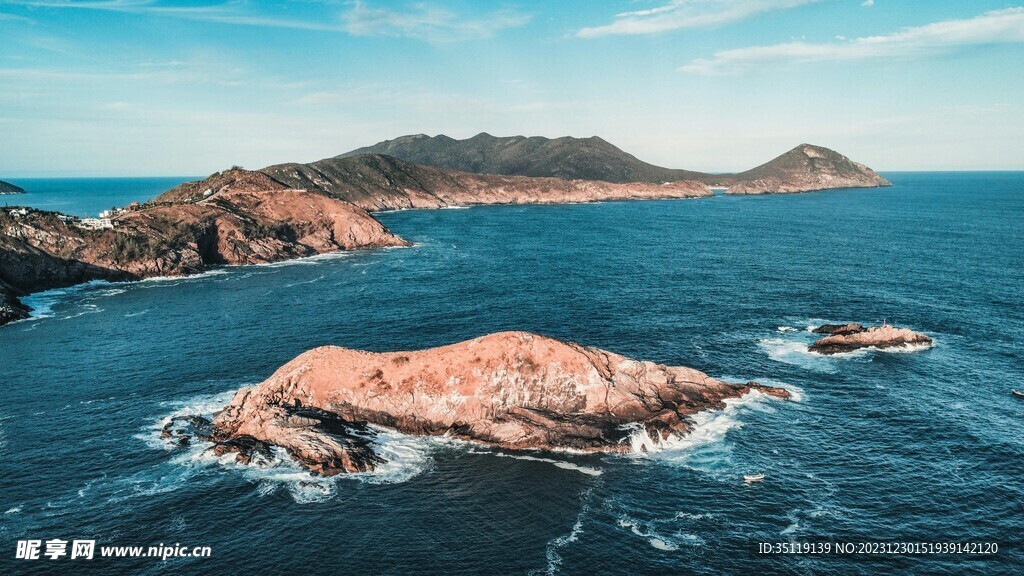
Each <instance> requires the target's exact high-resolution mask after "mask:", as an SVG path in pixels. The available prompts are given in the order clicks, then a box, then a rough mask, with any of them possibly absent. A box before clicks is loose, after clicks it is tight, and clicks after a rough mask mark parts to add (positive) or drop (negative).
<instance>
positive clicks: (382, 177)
mask: <svg viewBox="0 0 1024 576" xmlns="http://www.w3.org/2000/svg"><path fill="white" fill-rule="evenodd" d="M259 173H261V174H263V175H265V176H266V177H268V180H272V181H273V182H275V183H278V186H287V187H290V188H302V189H305V190H310V191H316V192H320V193H322V194H325V195H327V196H330V197H332V198H337V199H339V200H344V201H346V202H350V203H352V204H355V205H356V206H359V207H361V208H363V209H365V210H371V211H374V210H395V209H404V208H444V207H449V206H472V205H480V204H562V203H571V202H598V201H603V200H628V199H654V198H661V199H668V198H699V197H706V196H711V195H712V194H711V191H710V189H708V187H707V186H705V185H704V184H701V183H699V182H693V181H680V182H673V183H668V184H650V183H644V182H641V183H633V184H614V183H610V182H600V181H592V180H564V179H561V178H528V177H523V176H495V175H486V174H471V173H468V172H459V171H457V170H450V169H444V168H436V167H433V166H421V165H418V164H412V163H409V162H406V161H403V160H399V159H397V158H392V157H390V156H383V155H380V154H368V155H362V156H355V157H349V158H328V159H326V160H320V161H317V162H311V163H309V164H278V165H276V166H269V167H267V168H263V169H261V170H260V171H259ZM218 186H219V180H218V176H217V175H214V176H213V177H211V178H209V179H207V180H204V181H202V182H198V183H189V184H184V185H182V186H179V187H177V188H175V189H173V190H169V191H168V192H166V193H165V194H163V195H161V196H160V197H158V198H157V201H158V202H180V201H195V200H197V199H199V198H201V194H202V193H204V192H205V191H206V190H210V189H212V190H217V189H218Z"/></svg>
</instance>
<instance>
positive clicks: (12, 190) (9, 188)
mask: <svg viewBox="0 0 1024 576" xmlns="http://www.w3.org/2000/svg"><path fill="white" fill-rule="evenodd" d="M24 193H25V189H24V188H22V187H20V186H15V185H14V184H11V183H10V182H4V181H3V180H0V194H24Z"/></svg>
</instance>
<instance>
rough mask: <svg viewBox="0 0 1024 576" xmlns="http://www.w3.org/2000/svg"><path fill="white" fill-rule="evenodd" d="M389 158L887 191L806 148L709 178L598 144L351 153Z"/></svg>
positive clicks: (494, 168) (486, 144) (536, 141)
mask: <svg viewBox="0 0 1024 576" xmlns="http://www.w3.org/2000/svg"><path fill="white" fill-rule="evenodd" d="M366 153H375V154H388V155H391V156H394V157H396V158H400V159H402V160H406V161H409V162H416V163H419V164H425V165H430V166H440V167H444V168H454V169H457V170H464V171H467V172H478V173H486V174H506V175H525V176H537V177H541V176H544V177H551V176H554V177H561V178H569V179H584V180H600V181H606V182H617V183H626V182H648V183H657V184H660V183H664V182H674V181H679V180H690V181H698V182H703V183H705V184H708V185H711V186H721V187H726V188H728V189H729V192H730V193H732V194H777V193H789V192H809V191H812V190H823V189H828V188H864V187H874V186H889V185H890V184H889V182H888V181H886V180H885V179H884V178H882V177H881V176H879V175H878V174H875V172H873V171H872V170H871V169H870V168H868V167H866V166H864V165H862V164H857V163H856V162H853V161H851V160H850V159H849V158H846V157H845V156H843V155H841V154H839V153H837V152H834V151H832V150H829V149H828V148H822V147H820V146H811V145H809V144H801V145H800V146H797V147H796V148H794V149H793V150H791V151H789V152H787V153H786V154H783V155H782V156H779V157H778V158H776V159H774V160H772V161H771V162H768V163H767V164H763V165H761V166H758V167H757V168H754V169H752V170H747V171H746V172H740V173H738V174H706V173H702V172H693V171H690V170H677V169H671V168H662V167H660V166H654V165H653V164H648V163H646V162H643V161H641V160H638V159H637V158H636V157H634V156H632V155H630V154H627V153H626V152H623V151H622V150H620V149H618V148H616V147H615V146H613V145H611V144H609V143H608V142H605V141H604V140H602V139H600V138H597V137H593V138H569V137H565V138H556V139H553V140H550V139H547V138H539V137H533V138H524V137H523V136H513V137H508V138H498V137H494V136H491V135H489V134H479V135H477V136H474V137H473V138H468V139H466V140H455V139H453V138H449V137H447V136H444V135H440V136H435V137H433V138H432V137H429V136H425V135H423V134H419V135H416V136H402V137H400V138H396V139H394V140H387V141H384V142H380V143H378V144H375V145H373V146H368V147H366V148H360V149H358V150H353V151H352V152H349V153H346V154H342V155H341V156H339V157H338V158H347V157H351V156H355V155H359V154H366Z"/></svg>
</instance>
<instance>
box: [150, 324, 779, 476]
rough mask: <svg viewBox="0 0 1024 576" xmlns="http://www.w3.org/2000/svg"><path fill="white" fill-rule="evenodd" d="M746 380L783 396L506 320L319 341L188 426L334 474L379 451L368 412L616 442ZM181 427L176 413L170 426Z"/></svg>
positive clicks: (479, 429) (588, 446)
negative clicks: (444, 338) (342, 342)
mask: <svg viewBox="0 0 1024 576" xmlns="http://www.w3.org/2000/svg"><path fill="white" fill-rule="evenodd" d="M752 390H758V391H761V392H763V393H766V394H770V395H773V396H776V397H780V398H786V397H788V393H787V392H786V391H785V390H782V389H778V388H771V387H767V386H762V385H760V384H757V383H756V382H748V383H746V384H730V383H727V382H723V381H721V380H716V379H714V378H711V377H709V376H708V375H707V374H704V373H703V372H700V371H697V370H694V369H692V368H685V367H681V366H664V365H661V364H655V363H653V362H644V361H638V360H631V359H629V358H626V357H625V356H621V355H618V354H615V353H612V352H607V351H605V350H601V349H598V348H591V347H587V346H581V345H579V344H573V343H569V342H562V341H560V340H556V339H554V338H548V337H545V336H539V335H536V334H530V333H526V332H502V333H497V334H490V335H487V336H483V337H480V338H476V339H473V340H469V341H465V342H460V343H457V344H452V345H450V346H442V347H439V348H432V349H428V350H419V351H414V352H385V353H378V352H366V351H361V350H350V349H346V348H340V347H335V346H324V347H320V348H316V349H313V350H310V351H309V352H306V353H304V354H302V355H300V356H298V357H297V358H295V359H294V360H292V361H291V362H288V363H287V364H285V365H284V366H282V367H281V368H280V369H279V370H278V371H277V372H275V373H274V374H273V375H272V376H271V377H270V378H269V379H267V380H266V381H264V382H263V383H261V384H259V385H258V386H256V387H254V388H243V389H242V390H239V391H238V393H237V394H236V395H235V397H234V399H233V400H232V401H231V403H230V404H229V405H228V406H227V407H226V408H224V409H223V410H222V411H220V412H219V413H217V414H216V416H215V417H214V419H213V422H212V427H211V426H208V425H209V422H187V423H185V426H184V428H185V429H192V430H193V432H194V433H196V435H198V436H204V435H206V434H208V438H209V439H210V440H212V441H214V442H216V443H217V444H216V446H215V448H214V449H215V450H216V451H217V452H218V453H224V452H228V451H237V452H239V459H240V460H242V461H248V460H250V459H251V458H252V454H253V452H257V453H258V452H260V451H265V452H269V447H270V446H278V447H281V448H284V449H285V450H287V452H288V453H289V454H291V456H292V457H293V458H295V459H296V460H297V461H299V462H301V463H302V464H304V465H305V466H307V467H308V468H309V469H310V470H312V471H314V472H315V473H319V474H324V475H331V474H337V473H342V472H358V471H365V470H371V469H373V468H374V467H375V466H376V465H377V464H379V463H380V462H381V459H380V458H379V457H378V456H377V455H375V454H374V453H373V449H372V444H371V443H370V442H369V441H368V440H367V437H368V436H367V434H368V431H367V429H366V428H365V425H366V424H367V423H368V424H372V425H376V426H382V427H386V428H391V429H394V430H398V431H400V432H404V433H409V434H423V435H442V434H446V435H449V436H452V437H455V438H460V439H464V440H470V441H476V442H481V443H484V444H488V445H491V446H496V447H500V448H506V449H512V450H522V449H540V450H559V449H570V450H578V451H584V452H624V451H626V450H629V449H630V448H629V445H628V443H627V442H626V440H627V438H628V437H629V435H630V433H631V432H633V431H634V430H636V429H638V428H639V427H643V428H644V429H646V431H647V433H648V434H650V435H651V436H652V437H654V438H666V437H668V436H670V435H673V434H685V433H686V432H687V431H688V430H689V429H690V426H691V421H690V417H691V416H692V415H694V414H696V413H697V412H700V411H702V410H713V409H720V408H722V407H724V404H723V401H724V400H726V399H728V398H736V397H739V396H742V395H744V394H746V393H748V392H750V391H752ZM193 418H194V417H193ZM181 429H182V423H181V422H172V423H170V424H169V425H168V428H167V432H168V435H173V434H174V433H175V432H176V430H177V431H179V432H180V430H181ZM196 430H201V431H199V432H195V431H196ZM369 434H372V431H369Z"/></svg>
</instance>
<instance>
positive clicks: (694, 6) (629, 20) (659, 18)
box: [576, 0, 821, 38]
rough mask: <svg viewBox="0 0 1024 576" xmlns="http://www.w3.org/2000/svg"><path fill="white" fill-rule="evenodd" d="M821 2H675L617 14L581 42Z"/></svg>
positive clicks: (709, 23) (585, 34)
mask: <svg viewBox="0 0 1024 576" xmlns="http://www.w3.org/2000/svg"><path fill="white" fill-rule="evenodd" d="M819 1H821V0H672V1H671V2H668V3H667V4H665V5H663V6H659V7H657V8H651V9H648V10H638V11H634V12H623V13H622V14H616V15H615V19H614V21H613V22H612V23H611V24H606V25H604V26H596V27H593V28H583V29H581V30H579V31H578V32H577V33H576V35H577V36H579V37H580V38H597V37H599V36H611V35H638V34H657V33H660V32H669V31H672V30H680V29H684V28H706V27H711V26H720V25H723V24H729V23H731V22H736V21H738V20H744V19H746V18H750V17H753V16H757V15H758V14H763V13H765V12H774V11H777V10H786V9H789V8H796V7H798V6H803V5H805V4H812V3H814V2H819Z"/></svg>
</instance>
